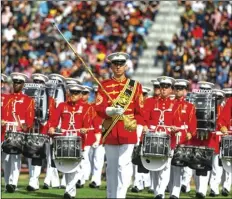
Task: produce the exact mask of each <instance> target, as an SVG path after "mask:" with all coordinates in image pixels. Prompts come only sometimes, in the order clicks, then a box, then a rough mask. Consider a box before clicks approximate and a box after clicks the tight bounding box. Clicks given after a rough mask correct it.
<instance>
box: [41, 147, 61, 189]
mask: <svg viewBox="0 0 232 199" xmlns="http://www.w3.org/2000/svg"><path fill="white" fill-rule="evenodd" d="M46 149H47V150H46V152H47V172H46V177H45V179H44V183H45V184H47V185H48V186H52V187H59V186H60V178H59V174H58V171H57V169H56V168H54V167H51V149H50V144H46Z"/></svg>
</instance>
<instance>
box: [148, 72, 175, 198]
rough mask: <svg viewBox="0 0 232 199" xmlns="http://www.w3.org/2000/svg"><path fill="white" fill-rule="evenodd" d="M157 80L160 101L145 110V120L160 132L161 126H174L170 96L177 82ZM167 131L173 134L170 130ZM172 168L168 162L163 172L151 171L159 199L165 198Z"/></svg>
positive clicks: (154, 102)
mask: <svg viewBox="0 0 232 199" xmlns="http://www.w3.org/2000/svg"><path fill="white" fill-rule="evenodd" d="M157 80H158V81H159V82H160V98H159V99H158V100H156V99H154V100H153V101H150V102H149V104H147V107H149V109H146V110H145V118H146V124H147V126H148V128H149V129H157V130H159V129H160V127H159V125H166V126H172V125H173V107H174V101H172V100H171V99H170V98H169V96H170V94H171V93H172V85H173V84H174V82H175V80H174V79H173V78H171V77H165V76H162V77H158V78H157ZM162 128H163V127H162ZM170 130H172V129H170ZM167 131H168V133H171V132H169V130H168V129H167ZM170 167H171V161H169V160H168V163H167V164H166V166H165V167H164V168H163V169H162V170H160V171H150V172H151V173H152V177H153V179H152V180H153V183H154V185H153V186H154V195H155V198H157V199H160V198H164V196H165V189H166V187H167V185H168V183H169V178H170Z"/></svg>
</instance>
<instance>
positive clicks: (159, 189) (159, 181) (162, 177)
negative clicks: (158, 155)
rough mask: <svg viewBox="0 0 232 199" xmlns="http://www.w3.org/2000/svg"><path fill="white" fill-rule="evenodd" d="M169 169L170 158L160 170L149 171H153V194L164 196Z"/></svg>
mask: <svg viewBox="0 0 232 199" xmlns="http://www.w3.org/2000/svg"><path fill="white" fill-rule="evenodd" d="M170 170H171V158H168V162H167V164H166V165H165V167H164V168H163V169H162V170H160V171H151V172H152V173H153V183H154V195H155V196H157V195H162V196H163V197H165V189H166V187H167V186H168V183H169V179H170Z"/></svg>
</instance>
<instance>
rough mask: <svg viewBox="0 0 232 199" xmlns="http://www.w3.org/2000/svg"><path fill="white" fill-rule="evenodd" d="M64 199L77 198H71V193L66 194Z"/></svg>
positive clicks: (72, 198)
mask: <svg viewBox="0 0 232 199" xmlns="http://www.w3.org/2000/svg"><path fill="white" fill-rule="evenodd" d="M64 199H75V197H72V196H70V194H69V193H67V192H66V193H64Z"/></svg>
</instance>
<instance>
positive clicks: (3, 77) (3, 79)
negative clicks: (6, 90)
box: [1, 74, 7, 82]
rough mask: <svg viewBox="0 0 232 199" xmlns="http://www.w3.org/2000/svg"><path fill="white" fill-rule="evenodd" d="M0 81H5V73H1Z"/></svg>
mask: <svg viewBox="0 0 232 199" xmlns="http://www.w3.org/2000/svg"><path fill="white" fill-rule="evenodd" d="M1 81H3V82H7V76H6V75H5V74H1Z"/></svg>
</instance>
